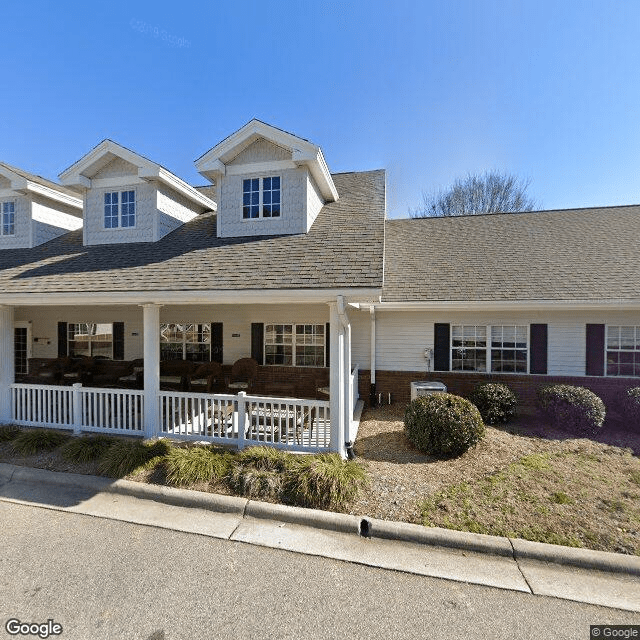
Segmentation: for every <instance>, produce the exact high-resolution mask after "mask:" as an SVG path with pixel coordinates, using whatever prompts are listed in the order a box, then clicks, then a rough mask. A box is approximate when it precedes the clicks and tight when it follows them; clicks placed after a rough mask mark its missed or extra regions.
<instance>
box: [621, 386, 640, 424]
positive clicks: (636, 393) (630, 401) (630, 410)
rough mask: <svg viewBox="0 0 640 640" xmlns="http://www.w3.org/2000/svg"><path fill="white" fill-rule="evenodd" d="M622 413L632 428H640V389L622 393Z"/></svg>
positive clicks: (636, 388) (634, 388)
mask: <svg viewBox="0 0 640 640" xmlns="http://www.w3.org/2000/svg"><path fill="white" fill-rule="evenodd" d="M620 411H621V413H622V415H623V416H624V418H625V420H626V421H627V422H628V423H629V426H631V427H640V387H630V388H629V389H627V390H626V391H624V392H623V393H622V398H621V402H620Z"/></svg>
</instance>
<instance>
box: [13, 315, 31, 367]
mask: <svg viewBox="0 0 640 640" xmlns="http://www.w3.org/2000/svg"><path fill="white" fill-rule="evenodd" d="M13 347H14V351H13V352H14V358H15V372H16V375H24V374H26V373H29V358H30V357H31V336H30V331H29V323H27V322H16V324H15V328H14V339H13Z"/></svg>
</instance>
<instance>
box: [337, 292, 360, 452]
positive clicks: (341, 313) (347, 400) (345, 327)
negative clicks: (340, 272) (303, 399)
mask: <svg viewBox="0 0 640 640" xmlns="http://www.w3.org/2000/svg"><path fill="white" fill-rule="evenodd" d="M336 311H337V313H338V318H339V319H340V324H341V325H342V331H343V333H344V335H345V336H346V335H347V333H348V331H349V328H350V324H349V318H348V316H347V312H346V305H345V303H344V296H337V297H336ZM345 342H346V338H345ZM348 348H349V349H351V343H349V345H348ZM346 355H347V354H346V349H345V351H344V352H343V353H342V354H341V363H340V366H341V367H342V368H343V370H345V373H346V375H345V377H344V425H345V429H347V425H350V424H351V397H350V394H349V378H350V377H351V370H350V367H346V366H345V365H346V363H347V361H348V360H347V359H346ZM345 436H346V437H348V434H346V433H345ZM346 437H345V443H344V446H345V449H346V453H347V458H349V459H350V460H351V459H353V458H355V454H354V453H353V442H351V440H346Z"/></svg>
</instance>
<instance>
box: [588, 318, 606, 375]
mask: <svg viewBox="0 0 640 640" xmlns="http://www.w3.org/2000/svg"><path fill="white" fill-rule="evenodd" d="M586 355H587V375H588V376H603V375H604V325H603V324H588V325H587V345H586Z"/></svg>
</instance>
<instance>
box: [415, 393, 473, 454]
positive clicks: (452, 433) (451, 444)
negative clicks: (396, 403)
mask: <svg viewBox="0 0 640 640" xmlns="http://www.w3.org/2000/svg"><path fill="white" fill-rule="evenodd" d="M404 430H405V433H406V435H407V437H408V438H409V440H411V442H413V444H414V445H415V446H416V447H417V448H418V449H420V451H422V452H424V453H427V454H429V455H435V456H457V455H460V454H462V453H464V452H465V451H466V450H467V449H469V447H471V446H473V445H474V444H476V443H477V442H478V441H479V440H480V439H481V438H483V437H484V433H485V427H484V422H483V421H482V416H481V415H480V412H479V411H478V409H477V408H476V407H475V406H474V405H473V404H471V402H469V400H465V399H464V398H460V397H459V396H455V395H453V394H451V393H434V394H431V395H427V396H420V397H419V398H416V399H415V400H413V402H411V404H409V406H408V407H407V409H406V411H405V414H404Z"/></svg>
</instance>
